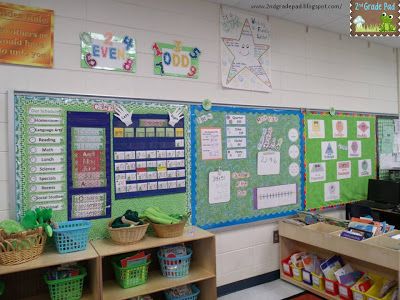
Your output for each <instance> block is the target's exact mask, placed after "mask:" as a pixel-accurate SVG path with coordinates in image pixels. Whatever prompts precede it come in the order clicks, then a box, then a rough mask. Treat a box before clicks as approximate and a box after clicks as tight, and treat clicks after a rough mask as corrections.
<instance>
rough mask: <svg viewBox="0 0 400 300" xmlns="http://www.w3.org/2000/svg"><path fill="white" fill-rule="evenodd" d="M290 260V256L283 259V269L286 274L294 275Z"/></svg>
mask: <svg viewBox="0 0 400 300" xmlns="http://www.w3.org/2000/svg"><path fill="white" fill-rule="evenodd" d="M289 261H290V256H289V257H287V258H285V259H282V261H281V264H282V271H283V273H284V274H285V275H286V276H289V277H293V272H292V267H291V265H290V263H289Z"/></svg>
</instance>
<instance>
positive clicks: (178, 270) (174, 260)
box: [157, 248, 192, 278]
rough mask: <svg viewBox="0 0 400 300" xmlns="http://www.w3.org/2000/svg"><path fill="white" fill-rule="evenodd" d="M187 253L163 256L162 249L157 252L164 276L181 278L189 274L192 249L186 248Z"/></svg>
mask: <svg viewBox="0 0 400 300" xmlns="http://www.w3.org/2000/svg"><path fill="white" fill-rule="evenodd" d="M186 253H187V255H182V256H179V257H163V256H161V251H160V250H159V251H158V252H157V256H158V260H159V262H160V267H161V272H162V274H163V276H165V277H168V278H181V277H185V276H187V275H188V274H189V267H190V259H191V257H192V250H191V249H190V248H186Z"/></svg>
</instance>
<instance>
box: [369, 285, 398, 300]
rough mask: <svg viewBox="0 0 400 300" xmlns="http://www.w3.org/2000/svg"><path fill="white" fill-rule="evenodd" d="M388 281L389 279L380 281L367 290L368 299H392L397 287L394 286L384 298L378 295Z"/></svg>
mask: <svg viewBox="0 0 400 300" xmlns="http://www.w3.org/2000/svg"><path fill="white" fill-rule="evenodd" d="M386 281H387V280H383V281H378V282H377V283H375V284H374V285H372V286H371V288H370V289H369V290H368V291H367V292H366V296H367V300H390V299H391V298H392V295H393V293H394V291H395V289H396V288H392V289H391V290H390V292H389V293H387V294H386V296H385V297H383V298H379V297H378V294H379V291H380V289H381V287H382V285H383V284H384V282H386Z"/></svg>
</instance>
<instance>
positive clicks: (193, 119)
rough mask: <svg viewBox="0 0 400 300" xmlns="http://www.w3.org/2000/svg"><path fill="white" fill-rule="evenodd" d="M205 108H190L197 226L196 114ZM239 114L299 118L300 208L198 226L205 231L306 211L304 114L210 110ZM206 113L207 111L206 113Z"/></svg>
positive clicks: (194, 214)
mask: <svg viewBox="0 0 400 300" xmlns="http://www.w3.org/2000/svg"><path fill="white" fill-rule="evenodd" d="M202 110H203V107H202V106H201V105H191V107H190V120H191V137H190V142H191V146H192V147H191V148H192V180H191V191H192V200H191V204H192V224H193V225H197V220H196V216H197V211H196V208H197V206H196V198H197V193H196V184H197V182H196V179H197V178H196V177H197V176H196V171H197V168H196V159H197V145H196V129H197V123H196V112H197V111H202ZM217 111H218V112H221V111H222V112H234V113H236V112H239V113H263V114H278V115H295V116H298V117H299V141H300V193H301V195H300V208H299V209H295V210H289V211H285V212H279V213H272V214H267V215H262V216H256V217H249V218H242V219H237V220H232V221H226V222H219V223H211V224H205V225H198V226H199V227H201V228H203V229H212V228H221V227H226V226H234V225H240V224H246V223H251V222H256V221H262V220H269V219H275V218H281V217H287V216H292V215H295V214H296V213H297V212H298V211H302V210H304V207H305V203H304V201H305V194H304V174H305V168H304V134H303V131H304V121H303V120H304V114H303V113H302V112H301V111H300V110H283V109H276V110H275V109H264V108H245V107H225V106H213V108H212V109H211V110H210V112H217ZM204 112H206V111H204Z"/></svg>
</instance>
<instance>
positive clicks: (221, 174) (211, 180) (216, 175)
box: [208, 170, 231, 204]
mask: <svg viewBox="0 0 400 300" xmlns="http://www.w3.org/2000/svg"><path fill="white" fill-rule="evenodd" d="M230 199H231V172H230V171H221V170H219V171H215V172H210V173H209V174H208V202H210V204H216V203H224V202H228V201H229V200H230Z"/></svg>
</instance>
